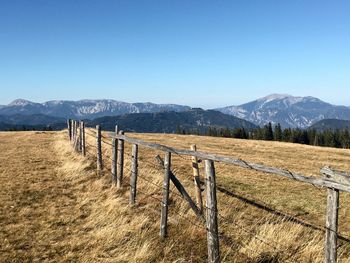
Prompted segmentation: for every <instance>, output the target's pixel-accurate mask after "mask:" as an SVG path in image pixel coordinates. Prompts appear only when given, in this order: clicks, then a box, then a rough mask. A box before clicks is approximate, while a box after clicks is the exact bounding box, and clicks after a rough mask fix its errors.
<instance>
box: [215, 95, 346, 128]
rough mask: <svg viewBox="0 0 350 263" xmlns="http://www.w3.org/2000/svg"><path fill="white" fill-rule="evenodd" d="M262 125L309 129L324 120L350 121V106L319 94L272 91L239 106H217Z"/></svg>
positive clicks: (222, 110) (227, 112) (220, 109)
mask: <svg viewBox="0 0 350 263" xmlns="http://www.w3.org/2000/svg"><path fill="white" fill-rule="evenodd" d="M216 110H218V111H221V112H222V113H225V114H229V115H234V116H236V117H239V118H242V119H245V120H248V121H250V122H252V123H254V124H256V125H259V126H262V125H265V124H267V123H269V122H271V123H272V124H277V123H280V124H281V126H282V127H284V128H287V127H291V128H307V127H309V126H311V125H312V124H314V123H316V122H318V121H320V120H323V119H342V120H350V108H349V107H346V106H337V105H332V104H330V103H327V102H324V101H322V100H320V99H318V98H315V97H294V96H290V95H284V94H272V95H269V96H266V97H264V98H260V99H257V100H254V101H252V102H248V103H245V104H242V105H239V106H228V107H224V108H218V109H216Z"/></svg>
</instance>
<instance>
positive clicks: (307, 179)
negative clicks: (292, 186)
mask: <svg viewBox="0 0 350 263" xmlns="http://www.w3.org/2000/svg"><path fill="white" fill-rule="evenodd" d="M109 137H110V138H117V139H121V140H123V141H126V142H129V143H133V144H137V145H142V146H144V147H147V148H150V149H154V150H160V151H164V152H171V153H175V154H179V155H186V156H195V157H197V158H200V159H204V160H212V161H216V162H222V163H227V164H233V165H236V166H240V167H243V168H248V169H252V170H256V171H259V172H264V173H270V174H275V175H280V176H283V177H287V178H289V179H293V180H297V181H300V182H303V183H308V184H312V185H314V186H319V187H327V188H334V189H338V190H341V191H344V192H349V193H350V183H349V184H344V183H343V181H341V182H337V181H334V180H332V179H329V178H316V177H311V176H306V175H302V174H299V173H294V172H290V171H288V170H283V169H279V168H275V167H269V166H265V165H262V164H256V163H251V162H246V161H244V160H241V159H234V158H231V157H227V156H220V155H216V154H212V153H206V152H200V151H192V150H183V149H175V148H173V147H169V146H165V145H162V144H157V143H152V142H145V141H143V140H140V139H136V138H132V137H128V136H126V135H120V134H116V133H113V132H111V133H109ZM321 172H322V173H324V172H328V173H331V172H332V173H334V174H338V175H339V176H340V177H344V175H345V174H347V173H345V172H340V171H335V170H332V169H331V168H329V167H324V168H322V169H321ZM349 180H350V175H349Z"/></svg>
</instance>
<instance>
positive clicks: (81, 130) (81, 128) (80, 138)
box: [78, 121, 83, 153]
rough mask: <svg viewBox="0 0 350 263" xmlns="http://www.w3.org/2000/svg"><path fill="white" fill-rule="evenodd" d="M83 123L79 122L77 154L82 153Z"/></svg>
mask: <svg viewBox="0 0 350 263" xmlns="http://www.w3.org/2000/svg"><path fill="white" fill-rule="evenodd" d="M82 124H83V122H82V121H79V145H78V146H79V148H78V149H79V150H78V151H79V152H80V153H82V152H83V126H82Z"/></svg>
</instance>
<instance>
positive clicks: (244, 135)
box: [176, 123, 350, 149]
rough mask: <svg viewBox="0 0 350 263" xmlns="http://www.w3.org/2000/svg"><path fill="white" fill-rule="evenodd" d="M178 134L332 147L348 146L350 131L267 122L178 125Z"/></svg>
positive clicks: (347, 147)
mask: <svg viewBox="0 0 350 263" xmlns="http://www.w3.org/2000/svg"><path fill="white" fill-rule="evenodd" d="M176 133H178V134H196V135H207V136H214V137H225V138H238V139H252V140H266V141H280V142H291V143H300V144H307V145H314V146H324V147H334V148H346V149H349V148H350V133H349V130H347V129H344V130H339V129H335V130H330V129H329V130H325V131H317V130H315V129H305V130H304V129H299V128H285V129H282V127H281V125H280V124H277V125H274V126H273V125H272V124H271V123H268V124H267V125H265V126H264V127H261V128H258V129H255V130H252V131H249V132H248V131H246V130H245V129H244V128H235V129H229V128H216V127H209V128H207V129H206V130H205V131H203V130H201V131H199V130H198V129H191V130H185V129H181V128H180V127H178V128H177V129H176Z"/></svg>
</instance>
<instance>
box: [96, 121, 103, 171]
mask: <svg viewBox="0 0 350 263" xmlns="http://www.w3.org/2000/svg"><path fill="white" fill-rule="evenodd" d="M96 147H97V173H98V174H99V175H102V170H103V161H102V138H101V126H100V125H96Z"/></svg>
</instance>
